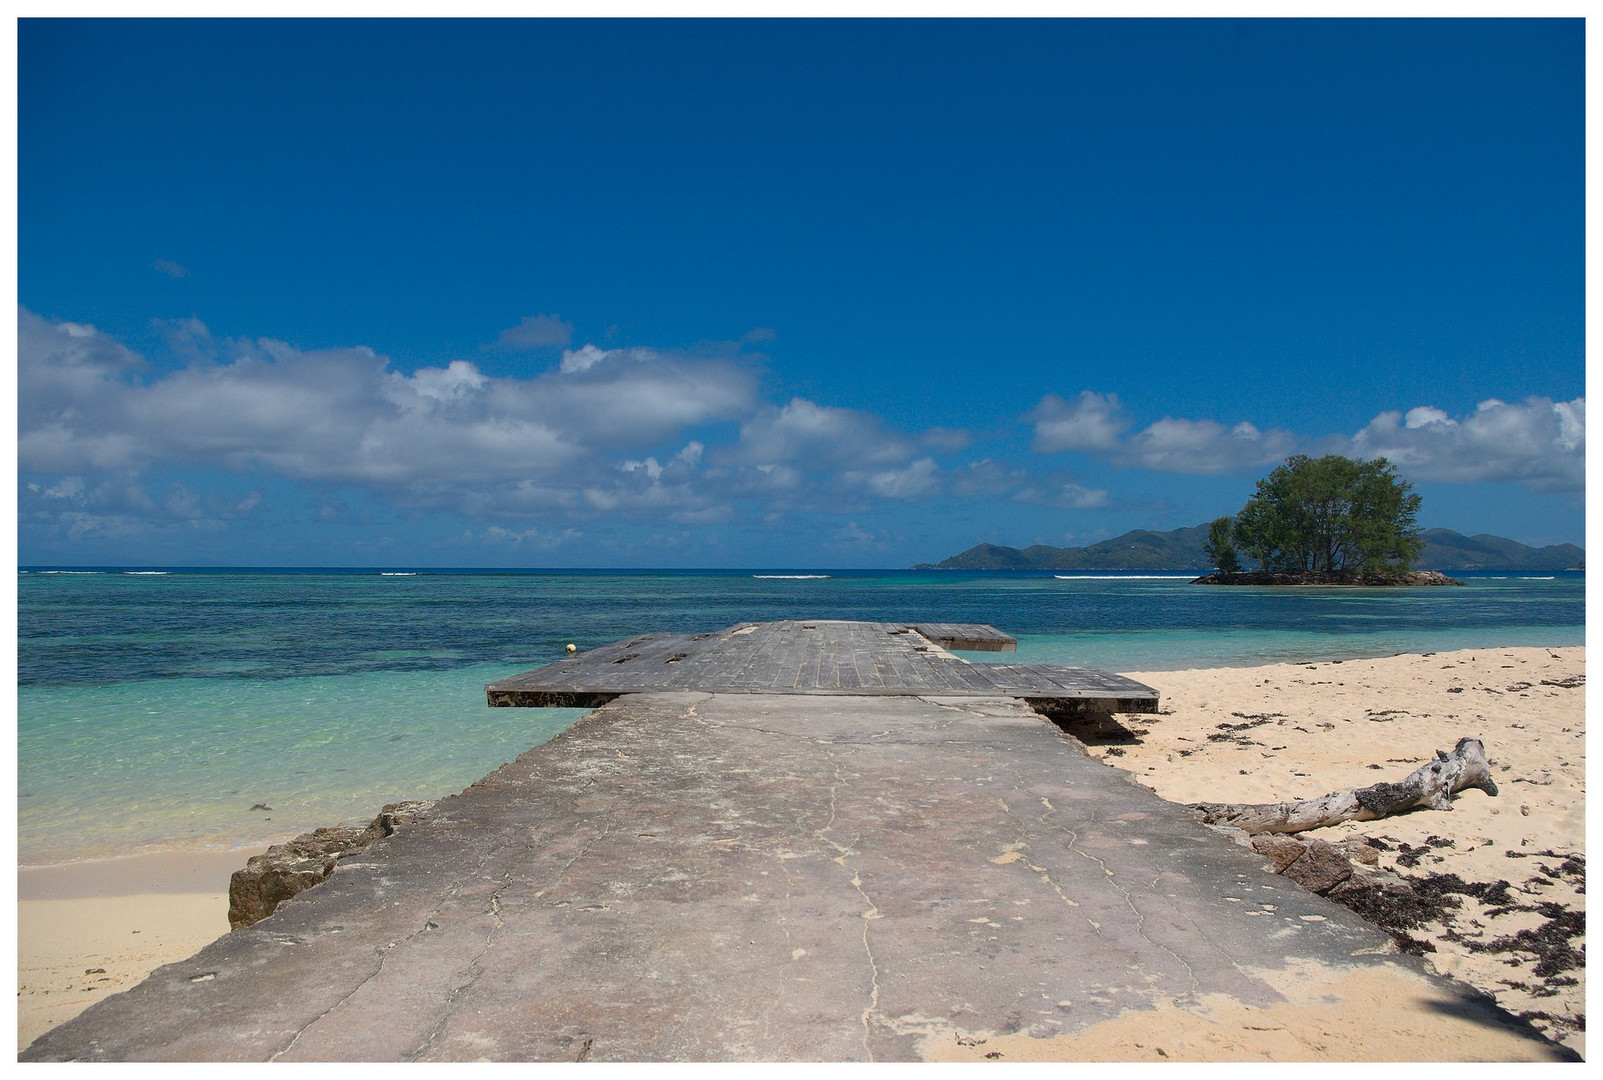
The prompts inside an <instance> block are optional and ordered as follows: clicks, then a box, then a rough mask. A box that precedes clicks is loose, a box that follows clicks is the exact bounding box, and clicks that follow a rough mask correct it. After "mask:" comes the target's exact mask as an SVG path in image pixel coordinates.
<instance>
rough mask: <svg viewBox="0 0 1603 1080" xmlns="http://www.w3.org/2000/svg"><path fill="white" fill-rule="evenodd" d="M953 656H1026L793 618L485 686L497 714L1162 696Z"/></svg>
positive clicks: (1084, 677)
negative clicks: (702, 698)
mask: <svg viewBox="0 0 1603 1080" xmlns="http://www.w3.org/2000/svg"><path fill="white" fill-rule="evenodd" d="M943 646H949V647H955V648H963V649H986V650H990V651H1001V650H1002V649H1004V648H1011V647H1015V646H1016V642H1014V639H1013V638H1011V637H1009V636H1008V635H1006V634H1004V633H1002V632H1001V631H1000V630H997V629H996V628H995V627H991V626H984V625H976V624H961V623H920V624H913V625H909V624H904V623H881V622H844V621H837V620H815V621H806V620H786V621H783V622H772V623H741V624H737V625H735V626H731V627H729V628H728V629H726V630H723V631H720V632H718V633H711V634H642V635H639V636H636V637H632V638H626V639H624V640H623V641H617V642H613V643H612V644H610V645H604V646H602V647H600V648H598V649H592V650H590V651H589V652H586V653H583V654H581V655H578V656H575V657H571V658H568V659H565V660H559V661H557V662H556V663H554V664H547V665H546V666H545V667H542V668H538V669H536V670H534V671H528V672H524V673H523V674H521V675H515V676H513V677H511V678H508V679H502V680H499V681H498V682H494V683H491V684H490V685H489V686H487V687H485V693H486V696H487V698H488V700H489V703H490V704H491V705H496V706H571V707H579V708H595V707H597V706H599V705H602V704H605V703H606V702H607V701H610V700H612V699H613V698H616V697H618V696H619V695H621V694H634V693H652V692H663V691H701V692H705V693H725V694H727V693H748V694H809V695H814V694H826V695H828V694H833V695H867V696H875V695H897V696H913V697H917V696H935V697H943V696H944V697H969V698H973V697H1016V698H1025V699H1027V700H1045V701H1052V702H1054V703H1055V704H1057V705H1058V706H1059V707H1066V708H1071V709H1073V708H1078V709H1094V710H1096V711H1100V712H1156V711H1157V708H1158V692H1157V691H1156V690H1154V689H1152V688H1151V687H1150V686H1145V685H1143V684H1141V683H1138V682H1136V681H1134V680H1133V679H1127V678H1125V677H1124V676H1122V675H1115V674H1112V673H1110V672H1106V671H1099V670H1096V669H1094V668H1075V667H1056V666H1051V665H1044V664H969V663H966V662H965V661H963V660H961V659H959V658H958V657H955V656H953V655H952V654H951V653H949V652H947V651H946V649H945V648H943Z"/></svg>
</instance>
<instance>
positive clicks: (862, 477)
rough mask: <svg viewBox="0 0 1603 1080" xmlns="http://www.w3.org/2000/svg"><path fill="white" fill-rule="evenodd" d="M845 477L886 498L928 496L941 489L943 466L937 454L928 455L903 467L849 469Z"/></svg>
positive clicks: (873, 493)
mask: <svg viewBox="0 0 1603 1080" xmlns="http://www.w3.org/2000/svg"><path fill="white" fill-rule="evenodd" d="M841 479H843V480H845V481H846V482H847V483H848V484H855V485H860V486H861V487H862V488H863V489H864V490H866V491H867V492H868V493H869V494H871V495H877V496H879V497H880V498H882V499H924V498H928V497H929V496H931V495H933V494H935V493H936V491H937V490H938V489H939V486H940V466H938V465H936V464H935V459H934V458H928V457H924V458H919V459H918V460H917V461H914V462H911V463H910V464H908V465H905V466H903V467H901V468H894V469H876V470H873V471H869V472H860V471H854V470H849V471H847V472H845V473H842V474H841Z"/></svg>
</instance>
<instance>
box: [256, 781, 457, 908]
mask: <svg viewBox="0 0 1603 1080" xmlns="http://www.w3.org/2000/svg"><path fill="white" fill-rule="evenodd" d="M433 805H434V804H433V803H432V802H401V803H390V804H389V805H388V806H386V807H384V809H382V810H380V811H379V814H378V816H377V817H376V818H374V819H373V820H372V821H371V822H370V823H369V824H367V825H366V826H362V825H334V826H329V827H326V828H321V829H314V830H313V831H311V832H309V833H302V834H301V835H300V836H297V837H296V838H295V839H293V840H291V841H289V842H288V843H284V844H274V845H273V846H272V847H270V848H268V849H267V851H266V852H264V853H263V854H261V855H254V856H252V857H251V859H250V861H249V862H247V863H246V864H245V868H244V869H243V870H236V871H234V876H233V877H232V878H231V879H229V882H228V925H229V928H230V929H233V930H238V929H239V928H240V927H242V926H250V925H251V924H252V923H258V922H261V921H262V920H263V919H265V918H267V916H269V915H271V914H272V913H273V912H274V911H276V910H277V909H278V905H280V904H282V903H283V902H284V901H286V900H288V899H289V898H290V897H292V896H294V895H295V894H296V893H299V892H302V891H304V890H306V889H309V888H311V887H312V886H313V885H316V884H317V883H318V882H320V881H322V880H323V879H324V878H326V877H328V876H329V875H330V874H332V873H333V872H334V868H335V867H336V866H338V865H339V861H340V860H341V859H345V858H349V857H350V856H352V855H355V854H358V853H359V852H361V851H363V850H365V849H366V848H367V846H368V845H369V844H371V843H372V842H373V841H375V840H378V839H379V838H381V837H385V836H390V835H392V834H394V832H395V831H396V830H397V829H398V828H400V827H401V826H402V825H404V824H406V823H407V822H409V821H411V820H412V819H413V818H415V817H416V816H417V815H418V814H420V813H422V812H423V811H424V810H427V809H428V808H429V807H430V806H433Z"/></svg>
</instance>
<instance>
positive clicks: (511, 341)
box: [484, 315, 573, 351]
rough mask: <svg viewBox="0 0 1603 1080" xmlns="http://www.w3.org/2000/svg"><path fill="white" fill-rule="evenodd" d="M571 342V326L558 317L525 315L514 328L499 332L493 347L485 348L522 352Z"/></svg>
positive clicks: (487, 346)
mask: <svg viewBox="0 0 1603 1080" xmlns="http://www.w3.org/2000/svg"><path fill="white" fill-rule="evenodd" d="M572 340H573V324H572V323H566V322H563V321H562V318H561V316H558V315H525V316H524V318H523V321H522V322H520V323H518V325H516V326H509V327H507V328H506V329H505V330H503V331H501V335H500V336H499V337H497V338H496V339H495V344H494V345H493V346H491V345H486V346H484V347H485V348H487V349H488V348H496V349H508V350H515V351H523V350H527V349H543V348H550V347H552V346H557V345H566V344H567V343H568V342H570V341H572Z"/></svg>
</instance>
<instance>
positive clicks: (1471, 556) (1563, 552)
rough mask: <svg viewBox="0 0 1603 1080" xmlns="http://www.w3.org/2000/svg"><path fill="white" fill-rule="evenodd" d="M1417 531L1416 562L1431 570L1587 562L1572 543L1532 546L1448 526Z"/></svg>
mask: <svg viewBox="0 0 1603 1080" xmlns="http://www.w3.org/2000/svg"><path fill="white" fill-rule="evenodd" d="M1419 535H1420V537H1421V538H1422V539H1424V541H1425V551H1424V553H1423V554H1422V555H1421V556H1420V557H1419V559H1418V560H1416V562H1415V565H1416V566H1420V567H1425V568H1429V569H1431V570H1570V569H1573V568H1574V567H1578V566H1582V565H1584V564H1585V562H1586V552H1584V551H1582V550H1581V549H1580V548H1578V547H1576V546H1575V545H1574V544H1549V545H1548V546H1547V547H1540V548H1533V547H1526V546H1525V545H1524V544H1521V543H1517V542H1515V541H1513V540H1505V539H1504V538H1503V537H1501V536H1488V535H1487V534H1486V533H1476V534H1475V535H1474V536H1465V535H1464V534H1462V533H1456V532H1454V531H1453V530H1451V529H1426V530H1425V531H1424V532H1422V533H1420V534H1419Z"/></svg>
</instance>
